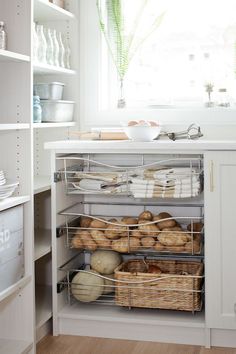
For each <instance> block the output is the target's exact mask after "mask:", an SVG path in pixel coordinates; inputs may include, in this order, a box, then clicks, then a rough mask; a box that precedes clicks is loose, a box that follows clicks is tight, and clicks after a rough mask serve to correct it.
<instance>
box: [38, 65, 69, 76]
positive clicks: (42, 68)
mask: <svg viewBox="0 0 236 354" xmlns="http://www.w3.org/2000/svg"><path fill="white" fill-rule="evenodd" d="M34 74H38V75H39V74H40V75H44V74H45V75H50V74H51V75H53V74H61V75H75V74H76V71H75V70H71V69H66V68H61V67H59V66H53V65H48V64H41V63H34Z"/></svg>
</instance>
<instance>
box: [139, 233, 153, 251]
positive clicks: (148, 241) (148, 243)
mask: <svg viewBox="0 0 236 354" xmlns="http://www.w3.org/2000/svg"><path fill="white" fill-rule="evenodd" d="M155 242H156V241H155V239H154V238H153V237H150V236H148V237H143V238H142V239H141V244H142V245H143V246H144V247H147V248H151V247H153V246H154V245H155Z"/></svg>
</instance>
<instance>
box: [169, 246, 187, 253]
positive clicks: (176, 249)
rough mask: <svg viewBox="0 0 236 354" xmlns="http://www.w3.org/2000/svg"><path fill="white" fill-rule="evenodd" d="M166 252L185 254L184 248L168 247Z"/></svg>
mask: <svg viewBox="0 0 236 354" xmlns="http://www.w3.org/2000/svg"><path fill="white" fill-rule="evenodd" d="M166 251H169V252H173V253H181V252H185V248H184V246H168V247H166Z"/></svg>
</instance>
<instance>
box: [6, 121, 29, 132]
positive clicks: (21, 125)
mask: <svg viewBox="0 0 236 354" xmlns="http://www.w3.org/2000/svg"><path fill="white" fill-rule="evenodd" d="M29 128H30V125H29V124H27V123H16V124H0V131H1V130H25V129H29Z"/></svg>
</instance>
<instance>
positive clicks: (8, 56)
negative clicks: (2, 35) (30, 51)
mask: <svg viewBox="0 0 236 354" xmlns="http://www.w3.org/2000/svg"><path fill="white" fill-rule="evenodd" d="M0 61H4V62H29V61H30V57H29V56H28V55H23V54H19V53H15V52H10V51H9V50H3V49H0Z"/></svg>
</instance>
